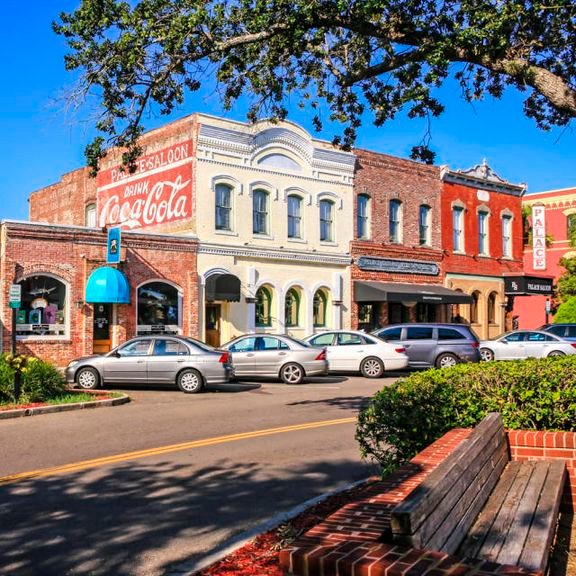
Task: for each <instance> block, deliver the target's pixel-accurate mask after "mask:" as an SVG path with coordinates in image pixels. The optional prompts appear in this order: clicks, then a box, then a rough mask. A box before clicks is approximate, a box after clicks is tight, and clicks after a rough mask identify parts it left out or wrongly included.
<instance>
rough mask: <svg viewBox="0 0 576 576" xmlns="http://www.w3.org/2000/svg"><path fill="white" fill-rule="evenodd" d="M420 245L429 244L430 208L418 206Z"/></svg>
mask: <svg viewBox="0 0 576 576" xmlns="http://www.w3.org/2000/svg"><path fill="white" fill-rule="evenodd" d="M420 244H421V245H423V244H430V207H429V206H420Z"/></svg>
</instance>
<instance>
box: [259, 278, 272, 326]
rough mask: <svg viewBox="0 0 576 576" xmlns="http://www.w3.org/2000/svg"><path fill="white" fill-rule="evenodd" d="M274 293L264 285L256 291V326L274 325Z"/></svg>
mask: <svg viewBox="0 0 576 576" xmlns="http://www.w3.org/2000/svg"><path fill="white" fill-rule="evenodd" d="M271 312H272V293H271V292H270V290H269V289H268V288H266V287H264V286H262V287H260V288H258V291H257V292H256V326H271V325H272V314H271Z"/></svg>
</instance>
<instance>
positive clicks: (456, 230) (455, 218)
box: [452, 207, 464, 252]
mask: <svg viewBox="0 0 576 576" xmlns="http://www.w3.org/2000/svg"><path fill="white" fill-rule="evenodd" d="M463 212H464V210H463V209H462V208H459V207H455V208H454V209H453V210H452V229H453V238H452V246H453V250H455V251H456V252H462V251H463V248H464V243H463V238H462V233H463V226H462V224H463V222H462V220H463V218H462V217H463Z"/></svg>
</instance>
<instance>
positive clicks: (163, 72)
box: [54, 0, 576, 168]
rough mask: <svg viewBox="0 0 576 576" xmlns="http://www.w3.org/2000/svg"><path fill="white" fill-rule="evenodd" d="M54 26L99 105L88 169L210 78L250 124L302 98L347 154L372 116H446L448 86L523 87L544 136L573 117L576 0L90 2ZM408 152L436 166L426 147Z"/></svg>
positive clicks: (85, 90) (468, 96) (472, 95)
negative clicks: (336, 126) (152, 110)
mask: <svg viewBox="0 0 576 576" xmlns="http://www.w3.org/2000/svg"><path fill="white" fill-rule="evenodd" d="M54 29H55V31H56V32H57V33H58V34H61V35H63V36H64V37H65V38H66V40H67V43H68V46H69V48H70V52H69V54H68V55H67V56H66V67H67V68H68V69H69V70H79V71H80V72H81V75H80V80H79V86H78V90H79V92H77V94H78V93H80V94H81V95H87V94H89V93H94V92H95V93H96V94H97V97H98V98H99V101H100V104H101V105H100V106H99V111H100V112H99V117H98V121H97V125H96V127H97V129H98V130H99V132H100V133H101V136H98V137H97V138H96V139H95V141H94V142H93V143H92V144H91V145H90V146H88V148H87V151H86V152H87V159H88V162H89V164H90V165H91V166H92V167H93V168H97V165H98V161H99V159H101V158H102V157H103V154H104V153H105V148H106V147H108V146H125V147H126V148H127V150H128V153H127V154H126V156H125V161H126V162H127V163H130V161H131V160H133V158H134V157H135V156H136V155H137V154H138V153H139V149H138V147H137V145H136V142H137V139H138V137H139V135H140V134H141V133H142V130H143V128H142V119H143V114H144V113H145V112H146V110H147V109H148V108H149V107H150V106H156V107H158V109H159V110H160V112H161V113H163V114H169V113H170V112H171V111H172V110H173V109H174V107H175V106H177V105H180V104H181V103H182V102H183V101H184V99H185V97H187V96H188V95H189V93H190V92H194V91H197V90H199V89H200V88H201V87H202V86H203V85H204V84H205V83H206V82H212V81H213V80H212V79H216V80H217V82H218V86H219V89H220V93H221V96H222V99H223V105H224V107H230V106H231V105H232V104H233V103H234V101H235V100H236V99H238V98H239V97H240V96H241V95H249V96H250V102H251V107H250V110H249V114H248V117H249V118H250V119H256V118H257V117H260V116H262V115H267V116H270V117H273V118H278V119H282V118H284V117H285V116H286V114H287V102H288V99H290V100H291V101H294V99H296V100H297V101H298V102H299V103H300V105H302V106H304V107H306V109H308V110H310V113H311V115H312V117H313V119H314V123H315V125H316V127H317V128H318V129H320V128H321V125H322V120H323V119H326V118H329V119H330V120H336V121H339V122H342V124H343V126H342V131H341V137H339V138H337V139H336V140H337V142H338V143H340V144H341V145H343V146H350V145H351V144H352V143H353V142H354V138H355V136H356V131H357V129H358V127H359V126H360V123H361V118H362V116H363V114H364V112H365V111H366V109H369V110H370V111H371V112H372V115H373V120H374V122H375V124H376V125H381V124H383V123H384V122H385V121H386V120H389V119H391V118H394V116H395V115H396V114H397V113H398V112H399V111H400V110H405V111H406V112H407V113H408V116H410V117H430V116H437V115H439V114H441V113H442V111H443V109H444V105H443V104H442V102H441V101H439V100H438V98H437V97H436V93H437V92H436V90H435V88H437V87H439V86H441V85H442V84H443V83H444V82H445V81H446V80H447V79H448V78H450V77H452V78H453V79H455V80H456V82H457V83H458V85H459V87H460V89H461V96H462V98H464V99H465V100H467V101H473V100H476V99H480V98H482V97H484V96H485V95H486V94H490V95H491V96H493V97H496V98H498V97H500V96H501V95H502V93H503V91H504V90H505V88H506V87H507V86H509V85H511V86H513V87H515V88H516V89H518V90H520V91H521V92H524V93H525V99H524V111H525V114H526V115H527V116H529V117H531V118H533V119H534V120H535V121H536V123H537V125H538V126H539V127H540V128H542V129H549V128H550V127H552V126H565V125H567V124H568V123H569V122H570V120H571V119H572V118H574V117H575V116H576V3H575V2H574V0H541V1H530V0H465V1H461V2H455V1H452V0H445V1H441V0H357V1H354V0H349V1H346V0H127V1H121V0H81V3H80V6H79V8H78V9H77V10H76V11H74V12H72V13H64V14H61V15H60V19H59V21H58V22H56V23H55V24H54ZM326 110H329V112H328V113H327V112H326ZM412 155H413V157H416V158H420V159H422V160H424V161H432V160H433V157H434V155H433V153H432V152H431V151H430V150H429V148H428V146H427V144H426V142H423V143H421V144H420V145H418V146H415V147H414V149H413V152H412Z"/></svg>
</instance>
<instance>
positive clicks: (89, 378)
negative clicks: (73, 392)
mask: <svg viewBox="0 0 576 576" xmlns="http://www.w3.org/2000/svg"><path fill="white" fill-rule="evenodd" d="M76 384H78V387H79V388H82V390H94V389H95V388H98V386H100V374H98V370H96V369H95V368H90V367H86V368H80V370H78V372H77V374H76Z"/></svg>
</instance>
